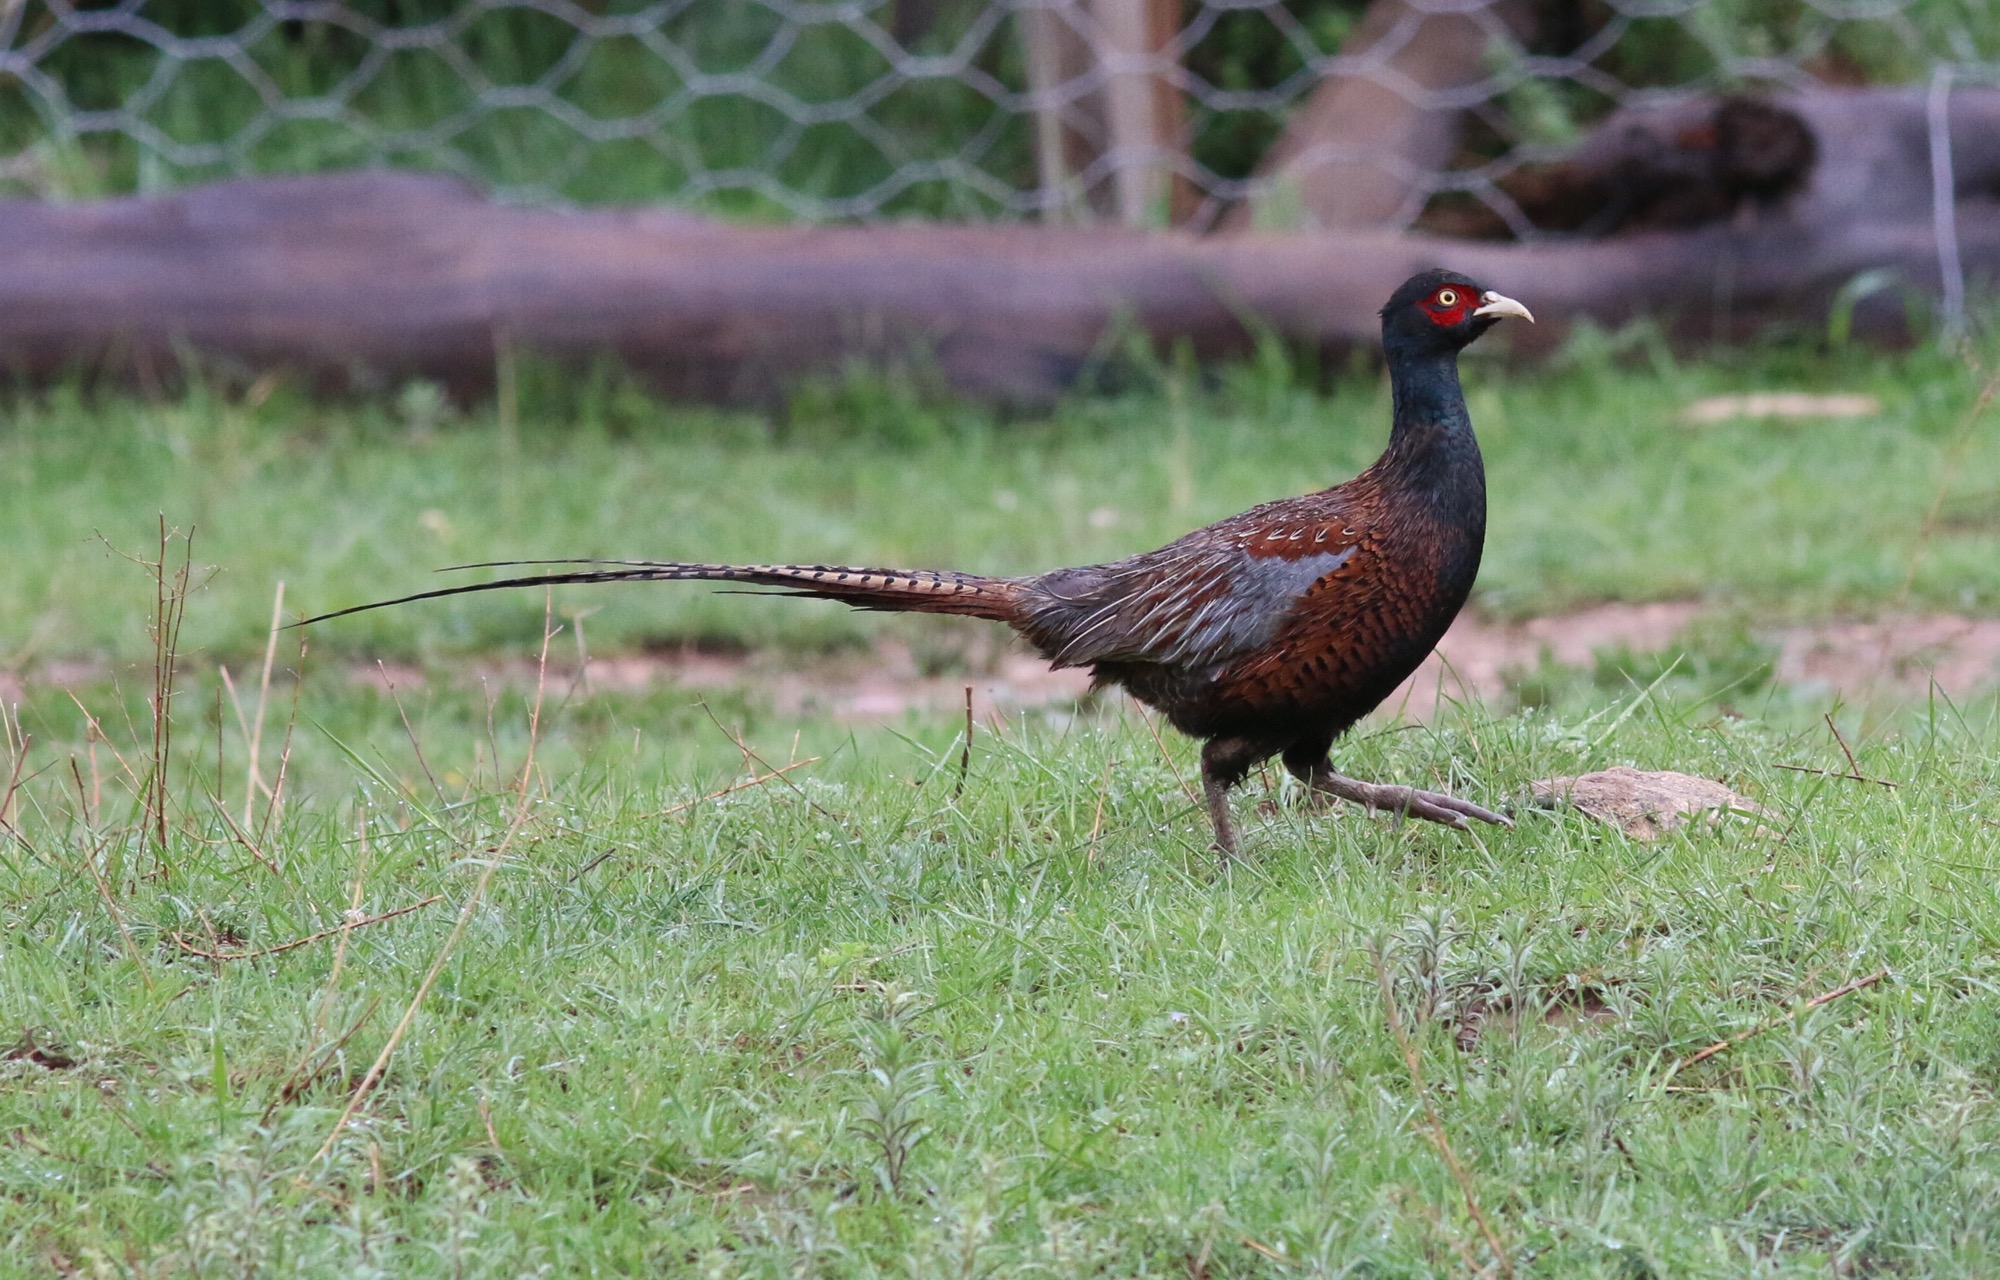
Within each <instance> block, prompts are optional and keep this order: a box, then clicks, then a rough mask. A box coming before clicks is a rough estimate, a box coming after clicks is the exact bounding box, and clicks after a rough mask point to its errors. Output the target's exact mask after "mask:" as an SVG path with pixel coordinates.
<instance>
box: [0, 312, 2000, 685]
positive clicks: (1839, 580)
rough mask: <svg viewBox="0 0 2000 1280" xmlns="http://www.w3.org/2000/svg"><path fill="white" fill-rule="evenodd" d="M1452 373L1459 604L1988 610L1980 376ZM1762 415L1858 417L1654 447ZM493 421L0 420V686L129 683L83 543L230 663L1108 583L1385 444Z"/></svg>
mask: <svg viewBox="0 0 2000 1280" xmlns="http://www.w3.org/2000/svg"><path fill="white" fill-rule="evenodd" d="M1995 349H1996V348H1995V347H1994V344H1992V343H1990V342H1989V343H1988V344H1987V347H1986V349H1985V350H1986V353H1987V355H1988V357H1989V358H1990V357H1991V356H1992V355H1993V352H1994V350H1995ZM1467 365H1468V367H1467V371H1466V383H1467V385H1468V394H1469V397H1470V401H1471V405H1472V410H1473V414H1474V419H1475V421H1476V423H1477V426H1478V429H1479V433H1480V438H1481V441H1482V443H1483V445H1484V448H1485V452H1486V456H1487V460H1488V466H1489V488H1490V492H1491V506H1492V517H1491V529H1490V534H1489V537H1488V546H1487V554H1486V562H1485V566H1484V568H1483V570H1482V572H1481V577H1480V583H1479V587H1478V591H1477V594H1476V597H1475V600H1476V603H1477V604H1478V605H1479V606H1480V607H1482V608H1484V609H1487V610H1489V611H1492V612H1495V613H1499V614H1505V615H1523V614H1529V613H1538V612H1547V611H1552V610H1560V609H1564V608H1568V607H1572V606H1575V605H1578V604H1582V603H1588V602H1592V601H1598V600H1654V599H1669V598H1673V599H1698V600H1703V601H1707V602H1710V603H1711V604H1713V605H1714V606H1716V608H1717V609H1719V610H1740V611H1743V612H1745V613H1748V614H1750V615H1753V616H1755V617H1758V618H1761V619H1766V620H1769V619H1771V618H1774V617H1814V616H1824V615H1826V614H1829V613H1833V612H1843V611H1853V612H1867V611H1874V610H1881V609H1887V608H1893V607H1896V606H1899V605H1906V606H1910V607H1917V608H1926V609H1930V608H1937V609H1950V610H1959V611H1966V612H1973V613H1991V612H1993V611H1995V610H2000V427H1996V425H1995V419H1994V418H1993V417H1991V416H1988V417H1986V418H1984V419H1980V420H1975V419H1973V418H1972V417H1971V414H1970V410H1971V408H1972V405H1973V403H1974V402H1975V400H1976V398H1977V396H1978V394H1979V390H1980V387H1981V385H1982V382H1981V379H1980V377H1979V375H1977V374H1975V373H1974V372H1973V371H1972V370H1971V368H1970V367H1969V366H1968V365H1967V364H1965V363H1963V362H1961V361H1958V360H1955V359H1951V358H1947V357H1944V356H1941V355H1938V354H1936V353H1934V352H1932V351H1929V350H1924V351H1919V352H1914V353H1911V354H1907V355H1902V356H1891V357H1881V358H1874V357H1870V358H1866V359H1858V358H1855V357H1853V356H1851V355H1830V356H1829V355H1815V354H1811V353H1807V352H1797V353H1794V352H1787V351H1783V350H1760V351H1757V352H1754V353H1751V354H1748V355H1744V356H1739V357H1737V358H1736V359H1734V360H1726V361H1723V362H1720V363H1710V364H1701V365H1692V364H1677V363H1675V362H1673V361H1672V360H1671V358H1669V357H1666V356H1658V357H1656V359H1655V360H1654V361H1653V362H1652V363H1650V364H1647V365H1645V366H1643V367H1637V368H1635V367H1630V366H1629V365H1626V364H1623V363H1620V362H1618V361H1615V360H1612V359H1611V358H1610V357H1609V356H1608V355H1607V354H1605V353H1604V352H1602V351H1599V352H1597V353H1596V354H1589V353H1588V351H1586V352H1585V353H1583V354H1579V355H1577V356H1575V357H1573V358H1572V360H1571V362H1570V366H1569V367H1568V368H1565V369H1560V370H1557V371H1554V372H1544V373H1509V372H1507V371H1506V370H1505V369H1504V368H1503V367H1502V366H1500V365H1499V364H1497V363H1495V362H1492V361H1490V360H1469V361H1468V362H1467ZM1774 389H1812V390H1820V391H1829V390H1842V391H1858V392H1867V393H1870V394H1873V395H1875V396H1877V397H1879V398H1880V400H1881V402H1882V405H1883V409H1882V412H1881V414H1880V415H1879V416H1875V417H1868V418H1859V419H1848V420H1840V421H1815V422H1805V423H1773V422H1739V423H1736V424H1730V425H1724V426H1719V427H1713V428H1708V429H1703V430H1695V429H1690V428H1687V427H1685V426H1683V425H1681V424H1680V422H1679V416H1680V413H1681V411H1682V409H1683V408H1684V407H1685V406H1686V405H1687V404H1688V403H1689V402H1690V401H1693V400H1695V399H1697V398H1700V397H1702V396H1706V395H1713V394H1718V393H1729V392H1742V391H1758V390H1774ZM518 408H519V413H518V417H519V419H520V424H519V426H518V428H517V429H515V430H512V431H505V430H502V429H501V428H499V427H498V426H496V416H495V413H494V411H493V410H492V408H491V407H490V406H489V407H484V408H479V409H475V410H471V411H468V412H466V413H463V414H455V413H453V412H451V411H450V410H448V409H447V408H446V407H444V406H442V405H441V403H440V402H439V401H438V400H437V398H436V397H435V396H434V395H428V394H425V393H424V392H423V390H422V389H421V388H419V389H417V390H415V391H412V392H410V393H408V394H405V395H403V396H402V397H400V398H399V399H398V400H395V401H393V402H385V403H381V404H362V405H354V406H349V407H346V408H339V407H327V406H323V405H317V404H314V403H312V402H309V401H306V400H303V399H301V398H300V397H298V396H294V395H291V394H288V393H286V392H284V391H282V390H281V391H279V392H278V393H277V394H276V395H274V396H271V397H269V398H268V399H265V400H263V401H262V403H261V404H257V405H255V406H254V407H253V406H251V405H249V404H246V403H244V402H241V401H233V400H231V399H229V398H226V397H224V396H222V395H220V394H207V393H196V394H194V395H192V396H190V397H188V398H185V399H179V400H168V401H163V402H157V403H148V402H144V401H139V400H118V399H112V400H109V401H100V402H90V401H87V400H86V399H85V398H84V397H81V396H79V395H77V394H75V393H73V392H70V393H56V394H53V395H50V396H46V397H40V398H30V399H22V400H18V401H17V402H16V403H15V404H14V406H13V407H12V411H11V412H9V413H8V414H7V417H6V421H5V423H4V424H0V476H5V477H6V485H7V489H6V493H5V498H4V501H0V545H4V546H6V547H7V548H8V550H9V554H8V555H7V556H6V557H4V558H0V600H4V601H6V602H7V607H6V608H5V609H4V610H0V665H19V664H21V663H22V662H24V661H28V660H31V659H35V658H67V657H87V656H102V657H109V658H111V659H113V660H120V661H129V660H134V659H137V658H140V657H143V656H144V655H145V654H146V653H148V652H149V651H150V648H149V642H148V641H146V639H145V634H144V629H143V627H142V626H141V625H140V622H139V617H138V615H137V614H136V613H135V609H145V608H150V603H149V602H150V598H151V597H150V593H149V592H148V591H146V590H142V589H141V588H142V587H143V583H142V582H141V581H140V575H138V574H137V573H136V571H135V570H134V569H133V567H132V566H131V565H130V564H128V563H126V562H125V561H124V560H122V559H120V558H119V557H118V556H117V555H114V554H112V552H111V551H110V550H108V549H107V547H106V545H105V541H108V543H109V544H110V546H112V547H116V548H117V549H119V550H120V551H123V552H128V553H135V554H136V553H143V552H145V550H146V549H147V548H148V547H150V546H152V545H153V543H154V542H155V541H156V539H157V528H156V525H157V519H158V515H159V513H165V515H166V517H167V519H168V520H169V522H170V523H172V524H174V525H176V526H180V527H187V526H190V525H192V526H193V527H194V528H195V529H196V544H195V552H196V557H197V559H198V560H199V561H201V562H203V563H205V564H209V565H213V566H215V568H216V572H215V574H214V576H213V577H212V579H209V580H208V582H207V585H206V586H205V588H204V589H203V590H202V592H201V593H200V595H199V597H198V603H197V607H196V608H195V609H194V611H193V616H192V618H191V620H190V622H189V624H188V627H189V629H188V632H187V634H186V636H185V637H184V647H185V648H186V649H188V650H191V651H197V652H201V653H204V654H207V655H210V656H212V657H216V658H223V659H228V660H231V661H240V660H243V659H244V658H246V657H249V656H253V655H256V654H260V653H261V652H262V650H263V643H264V631H265V626H266V624H267V621H268V619H269V617H270V610H271V600H272V592H273V589H274V586H275V584H276V583H277V582H278V581H279V580H283V581H284V582H285V584H286V602H287V605H288V607H289V609H290V610H292V611H294V615H295V616H296V615H297V614H302V613H305V612H316V611H323V610H327V609H332V608H337V607H340V606H343V605H348V604H355V603H359V602H362V601H365V600H369V599H377V598H380V597H382V596H385V595H390V594H400V593H403V592H407V591H414V590H419V589H422V588H424V587H426V586H430V585H433V584H435V583H436V582H437V580H436V579H434V578H432V577H431V575H430V571H431V570H433V569H436V568H438V567H441V566H444V565H450V564H460V563H466V562H470V561H479V560H491V559H501V558H507V557H535V556H559V555H586V556H590V555H595V556H638V557H653V558H674V559H696V560H700V559H722V560H742V561H768V560H803V561H809V562H817V563H825V562H834V563H854V564H885V565H893V566H939V567H956V568H963V569H970V570H976V571H983V572H994V573H1028V572H1035V571H1038V570H1042V569H1046V568H1052V567H1055V566H1057V565H1062V564H1076V563H1082V562H1087V561H1092V560H1100V559H1109V558H1114V557H1117V556H1122V555H1126V554H1129V553H1131V552H1134V551H1138V550H1142V549H1145V548H1148V547H1152V546H1157V545H1159V544H1161V543H1163V542H1165V541H1167V540H1168V539H1170V538H1172V537H1174V536H1177V535H1178V534H1180V533H1182V532H1184V531H1186V530H1187V529H1189V528H1192V527H1195V526H1196V525H1199V524H1202V523H1206V522H1208V521H1210V520H1214V519H1217V518H1220V517H1222V516H1224V515H1227V514H1230V513H1232V512H1235V511H1238V510H1241V509H1243V508H1244V507H1247V506H1249V505H1251V504H1252V503H1255V502H1259V501H1263V500H1266V499H1269V498H1274V497H1280V496H1284V495H1289V494H1295V493H1300V492H1304V491H1306V490H1309V489H1312V488H1317V487H1320V486H1322V485H1325V484H1329V483H1333V482H1335V481H1339V480H1342V479H1345V478H1347V477H1348V476H1350V475H1352V474H1353V473H1354V472H1356V471H1358V470H1359V469H1361V468H1362V467H1363V466H1365V465H1367V463H1368V462H1370V461H1371V460H1373V458H1374V457H1375V455H1376V454H1377V453H1378V452H1379V451H1380V449H1381V447H1382V444H1383V441H1384V439H1385V438H1386V435H1387V429H1388V417H1389V406H1388V396H1387V391H1386V387H1385V386H1384V385H1383V384H1382V383H1380V382H1379V381H1378V380H1376V379H1375V378H1374V377H1372V376H1368V375H1357V376H1349V377H1346V378H1343V379H1341V380H1339V381H1338V383H1337V385H1336V387H1335V389H1334V391H1333V392H1332V394H1330V395H1327V396H1321V395H1318V394H1314V393H1311V392H1308V391H1304V390H1301V389H1299V387H1298V386H1297V384H1296V383H1295V382H1293V381H1291V380H1290V379H1289V378H1288V377H1287V376H1286V375H1285V374H1284V373H1283V371H1282V370H1278V369H1275V368H1270V367H1267V368H1265V369H1263V370H1261V371H1260V370H1259V369H1258V368H1257V367H1254V366H1244V367H1240V368H1237V369H1235V370H1231V371H1228V372H1225V373H1224V374H1223V375H1222V376H1221V379H1220V382H1219V384H1218V385H1216V386H1214V387H1212V388H1210V389H1207V390H1202V389H1199V388H1195V387H1192V386H1190V385H1189V383H1188V382H1187V381H1186V380H1185V379H1181V378H1178V377H1176V376H1174V375H1171V374H1161V375H1158V377H1157V378H1156V385H1153V386H1151V387H1149V388H1146V389H1141V390H1139V391H1135V392H1133V393H1131V394H1129V395H1127V396H1125V397H1123V398H1118V399H1111V400H1082V401H1078V402H1076V403H1073V404H1071V405H1069V406H1066V407H1065V408H1063V409H1061V410H1059V411H1058V412H1056V413H1055V414H1054V415H1052V416H1050V417H1049V418H1047V419H1045V420H1031V421H1020V422H1011V423H1001V422H996V421H994V420H993V419H992V418H991V417H990V415H985V414H982V413H980V412H978V411H976V410H974V409H971V408H968V407H964V406H956V405H951V404H935V403H931V402H928V401H925V400H924V399H922V398H921V397H918V396H916V395H914V394H913V393H910V392H908V391H907V389H904V388H899V386H897V385H896V384H887V385H873V384H867V383H859V384H855V385H850V386H846V387H836V388H834V389H833V390H832V391H830V392H828V393H825V394H820V395H816V396H811V397H807V398H806V400H805V402H804V403H803V405H802V407H800V408H798V409H796V410H795V411H794V413H793V415H792V417H791V419H790V420H789V421H787V422H784V423H780V424H778V425H776V426H774V425H772V424H771V423H768V422H766V421H764V420H762V419H759V418H756V417H751V416H727V415H722V414H718V413H716V412H714V411H710V410H692V409H683V408H674V407H671V406H662V405H659V404H657V403H655V402H653V401H651V400H648V399H646V398H644V397H643V396H641V395H640V394H639V393H638V392H636V391H635V390H633V389H632V388H631V387H629V386H626V385H623V384H622V383H619V382H618V381H616V380H615V379H609V378H600V379H596V380H594V381H592V382H591V383H590V384H589V385H588V386H586V387H585V388H584V389H583V390H581V391H578V390H574V389H571V390H567V391H564V392H563V393H561V394H555V393H553V392H550V393H541V392H535V393H533V394H529V395H527V396H526V397H524V400H523V402H522V404H521V405H520V406H519V407H518ZM1940 500H1942V505H1941V506H1937V511H1938V515H1937V518H1935V519H1932V520H1929V521H1928V523H1927V517H1928V516H1929V515H1930V513H1931V512H1932V509H1933V507H1934V506H1935V505H1936V504H1938V503H1939V502H1940ZM99 535H102V538H103V539H104V540H105V541H100V540H99ZM1906 583H1907V584H1908V592H1907V596H1906V594H1905V585H1906ZM557 605H558V609H559V611H561V612H563V613H566V614H568V613H574V612H576V611H579V610H589V611H590V612H589V615H588V618H587V620H586V622H585V632H586V636H587V638H588V639H589V641H590V643H591V644H592V645H593V646H594V649H595V650H596V651H599V652H602V651H606V650H610V649H628V650H629V649H634V648H639V647H643V646H648V645H675V644H679V643H682V642H686V641H691V640H699V641H721V642H727V643H733V644H754V645H758V646H766V645H772V644H780V645H787V646H792V647H803V648H814V647H825V646H828V645H840V644H851V643H855V642H858V641H860V640H862V639H863V638H865V637H866V636H868V635H870V634H874V633H876V632H877V631H878V629H880V628H881V627H882V626H883V625H884V623H883V622H882V620H880V619H872V618H866V617H862V616H858V615H854V614H851V613H847V612H845V611H842V610H840V609H838V608H835V607H833V606H826V605H801V604H799V603H796V602H782V601H773V600H756V599H745V598H743V597H741V596H734V595H726V594H717V593H713V592H710V591H707V590H705V589H684V590H675V589H671V588H651V589H626V590H616V591H607V590H591V589H576V590H572V591H566V592H563V593H560V594H559V595H558V598H557ZM541 614H542V600H541V597H540V596H539V595H536V594H534V593H522V594H519V595H516V596H512V597H507V596H484V597H479V598H476V599H470V600H460V601H448V602H440V603H436V604H430V605H424V606H420V607H415V608H409V609H402V610H396V611H391V612H385V613H380V614H373V615H369V616H367V617H363V618H354V619H348V620H344V621H341V622H339V623H337V624H333V625H330V626H324V627H319V628H316V629H315V631H314V635H313V643H314V644H315V646H316V647H317V648H318V649H319V650H320V651H321V652H322V653H332V654H343V655H357V654H371V655H388V656H401V657H409V656H419V655H424V654H449V653H454V652H468V651H480V650H484V649H487V648H490V647H492V646H495V645H514V646H516V647H525V646H530V645H532V644H533V643H534V641H535V640H536V638H537V637H538V636H539V635H540V629H541Z"/></svg>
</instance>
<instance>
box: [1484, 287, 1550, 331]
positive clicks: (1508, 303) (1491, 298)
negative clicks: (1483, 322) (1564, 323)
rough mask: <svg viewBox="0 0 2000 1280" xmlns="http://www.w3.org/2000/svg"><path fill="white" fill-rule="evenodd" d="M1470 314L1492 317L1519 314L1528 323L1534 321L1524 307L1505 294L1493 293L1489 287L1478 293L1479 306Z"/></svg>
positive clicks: (1532, 316)
mask: <svg viewBox="0 0 2000 1280" xmlns="http://www.w3.org/2000/svg"><path fill="white" fill-rule="evenodd" d="M1472 314H1473V315H1476V316H1494V317H1499V316H1519V317H1521V319H1523V320H1526V321H1527V322H1528V323H1529V324H1533V323H1534V322H1535V317H1534V315H1533V314H1531V313H1530V312H1529V310H1528V309H1527V308H1526V307H1524V306H1522V305H1521V304H1520V303H1518V302H1516V301H1514V300H1513V299H1512V298H1510V297H1508V296H1506V295H1505V294H1501V293H1495V292H1493V291H1492V290H1491V289H1488V290H1487V291H1486V292H1485V293H1482V294H1480V295H1479V306H1478V307H1477V308H1475V309H1474V310H1473V312H1472Z"/></svg>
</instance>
